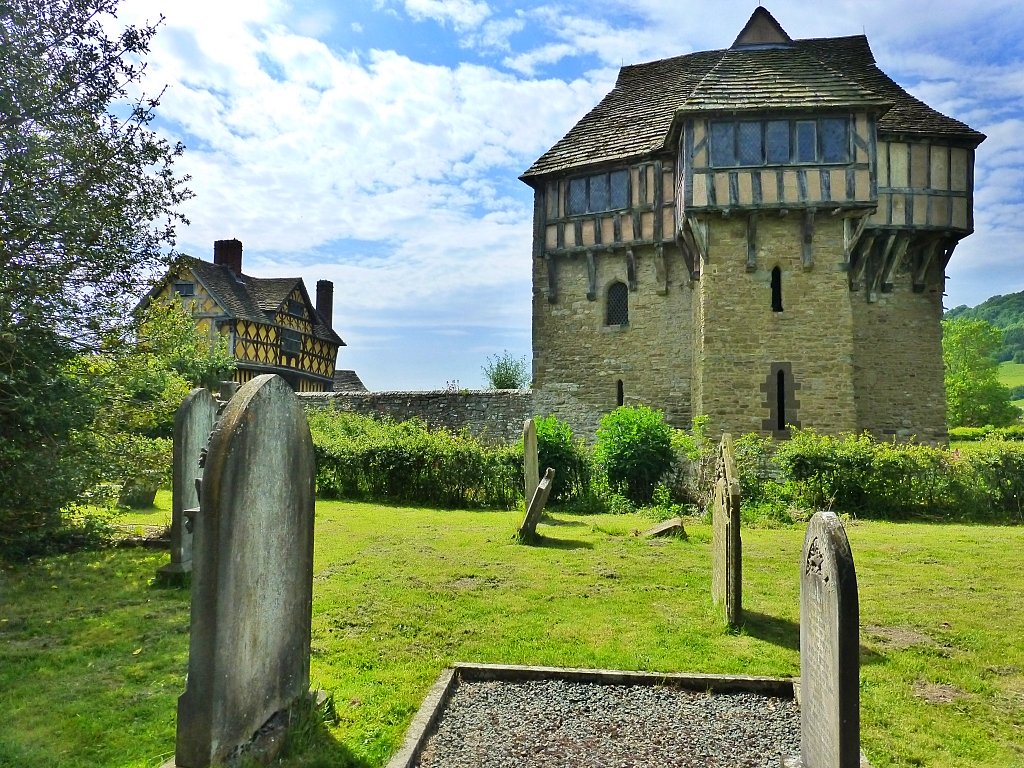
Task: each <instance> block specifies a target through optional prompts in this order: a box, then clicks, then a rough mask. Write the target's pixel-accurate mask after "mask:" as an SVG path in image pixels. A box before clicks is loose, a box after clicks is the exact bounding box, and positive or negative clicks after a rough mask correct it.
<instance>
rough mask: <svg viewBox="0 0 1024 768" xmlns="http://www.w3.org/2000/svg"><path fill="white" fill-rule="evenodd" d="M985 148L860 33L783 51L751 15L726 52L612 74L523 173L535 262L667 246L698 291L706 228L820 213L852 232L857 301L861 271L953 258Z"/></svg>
mask: <svg viewBox="0 0 1024 768" xmlns="http://www.w3.org/2000/svg"><path fill="white" fill-rule="evenodd" d="M984 138H985V137H984V136H983V135H982V134H980V133H978V132H977V131H975V130H973V129H971V128H970V127H968V126H967V125H965V124H964V123H961V122H960V121H958V120H955V119H952V118H950V117H947V116H945V115H943V114H940V113H939V112H937V111H936V110H934V109H932V108H931V107H929V106H928V105H926V104H924V103H923V102H921V101H920V100H918V99H916V98H914V97H913V96H911V95H910V94H908V93H907V92H906V91H904V90H903V89H902V88H901V87H900V86H899V85H897V84H896V83H895V82H894V81H893V80H892V79H890V78H889V77H888V76H887V75H886V74H885V73H884V72H882V71H881V70H880V69H879V68H878V66H877V65H876V63H875V60H874V57H873V55H872V53H871V49H870V47H869V46H868V42H867V39H866V37H864V36H863V35H855V36H850V37H838V38H818V39H809V40H792V39H791V38H790V37H789V35H787V34H786V32H785V31H784V30H783V29H782V27H781V26H780V25H779V24H778V22H777V21H776V20H775V19H774V18H773V17H772V16H771V14H769V13H768V12H767V11H766V10H765V9H764V8H760V7H759V8H758V9H757V10H756V11H755V12H754V14H753V15H752V16H751V18H750V20H749V21H748V23H747V25H746V26H745V27H744V29H743V30H742V31H741V32H740V34H739V36H738V37H737V38H736V41H735V42H734V43H733V45H732V46H731V47H730V48H728V49H725V50H718V51H704V52H699V53H692V54H688V55H685V56H678V57H675V58H670V59H664V60H661V61H654V62H649V63H646V64H637V65H632V66H626V67H623V68H622V69H621V70H620V72H619V77H618V80H617V82H616V84H615V87H614V88H613V89H612V91H611V92H610V93H609V94H608V95H607V96H605V98H604V99H603V100H602V101H601V102H600V103H599V104H598V105H597V106H596V107H594V109H593V110H591V111H590V113H588V114H587V115H586V116H584V117H583V119H581V120H580V121H579V122H578V123H577V124H576V125H575V126H574V127H573V128H572V130H570V131H569V133H567V134H566V135H565V136H564V137H563V138H562V139H561V140H560V141H558V143H556V144H555V145H554V146H553V147H552V148H551V149H549V150H548V151H547V152H545V153H544V154H543V155H542V156H541V157H540V158H539V159H538V160H537V161H536V162H535V163H534V164H533V165H532V166H531V167H530V168H529V169H528V170H527V171H526V172H525V173H524V174H523V176H522V177H521V178H522V180H523V181H525V182H526V183H527V184H529V185H530V186H531V187H533V188H534V190H535V193H536V205H535V232H534V255H535V257H537V258H540V257H545V256H546V257H549V258H550V257H553V256H556V255H558V254H560V253H569V254H571V253H573V252H594V251H595V250H608V249H617V248H621V249H623V250H624V251H629V249H632V248H633V247H636V246H640V245H655V246H658V247H660V246H662V245H668V244H670V243H676V244H678V245H679V246H680V248H681V250H682V252H683V255H684V256H685V257H686V259H687V262H688V266H689V267H690V271H691V273H692V275H693V276H694V277H696V276H698V274H699V271H700V267H699V260H700V257H702V256H706V252H705V248H706V242H704V238H706V232H707V230H706V225H705V222H706V221H707V217H708V216H711V215H725V216H729V215H733V214H740V215H747V216H749V215H757V214H758V213H760V212H769V213H770V212H775V213H779V214H781V215H787V214H789V213H790V212H799V213H800V214H802V215H803V216H804V217H806V218H807V220H808V222H813V216H814V215H815V214H819V215H820V214H824V213H827V214H830V215H838V216H842V217H843V218H845V219H847V221H848V223H849V227H848V234H847V241H848V242H847V255H846V259H847V262H848V263H849V265H850V268H851V275H852V278H851V287H856V282H857V275H858V265H860V266H863V265H864V264H867V263H868V261H870V260H872V259H874V260H875V261H880V262H881V264H880V265H879V266H878V268H877V269H872V270H871V271H872V273H875V272H886V271H887V270H888V271H891V269H894V268H895V264H896V263H897V262H899V261H901V260H905V259H906V257H907V254H908V253H909V254H913V255H914V256H915V258H916V259H917V260H918V261H920V262H921V263H922V264H924V265H925V266H927V264H929V263H931V262H932V261H934V260H938V259H942V260H948V258H949V255H950V254H951V253H952V249H953V247H954V246H955V245H956V243H957V242H958V241H959V240H960V239H961V238H962V237H964V236H965V235H967V234H969V233H970V232H971V231H972V229H973V218H972V199H971V196H972V190H973V165H974V149H975V147H977V145H978V144H979V143H980V142H981V141H982V140H983V139H984ZM811 226H812V224H808V231H810V227H811ZM943 263H944V261H943Z"/></svg>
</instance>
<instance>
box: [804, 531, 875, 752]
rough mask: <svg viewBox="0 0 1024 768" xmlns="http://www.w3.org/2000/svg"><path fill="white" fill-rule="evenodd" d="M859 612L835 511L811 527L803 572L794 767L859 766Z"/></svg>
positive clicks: (847, 552) (845, 543)
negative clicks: (797, 737)
mask: <svg viewBox="0 0 1024 768" xmlns="http://www.w3.org/2000/svg"><path fill="white" fill-rule="evenodd" d="M859 635H860V614H859V607H858V600H857V573H856V571H855V570H854V567H853V554H852V553H851V552H850V542H849V540H848V539H847V538H846V531H845V530H844V529H843V524H842V522H841V521H840V520H839V517H838V516H837V515H836V514H835V513H834V512H816V513H815V514H814V516H813V517H812V518H811V522H810V523H809V524H808V525H807V534H806V535H805V537H804V549H803V561H802V569H801V572H800V721H801V728H800V759H799V761H796V760H792V759H790V760H787V761H786V762H785V765H786V766H788V767H789V768H858V766H862V765H866V764H867V763H866V761H863V762H862V760H863V759H862V757H861V754H860V687H859V686H860V645H859V643H860V637H859Z"/></svg>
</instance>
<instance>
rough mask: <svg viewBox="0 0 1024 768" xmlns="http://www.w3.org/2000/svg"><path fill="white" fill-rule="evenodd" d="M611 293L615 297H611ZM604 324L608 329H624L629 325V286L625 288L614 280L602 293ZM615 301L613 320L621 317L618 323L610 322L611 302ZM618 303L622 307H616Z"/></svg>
mask: <svg viewBox="0 0 1024 768" xmlns="http://www.w3.org/2000/svg"><path fill="white" fill-rule="evenodd" d="M612 291H615V296H614V297H613V296H612ZM604 297H605V299H604V301H605V306H604V324H605V326H606V327H609V328H624V327H626V326H627V325H629V286H627V285H626V284H625V283H624V282H622V281H621V280H616V281H615V282H613V283H611V284H610V285H609V286H608V288H607V289H605V292H604ZM613 298H614V299H615V301H616V306H615V307H614V309H615V310H616V312H615V319H618V318H619V316H620V315H621V317H622V319H621V320H619V321H618V322H612V320H613V318H612V309H613V306H612V300H613ZM618 302H621V304H622V306H621V307H619V306H618Z"/></svg>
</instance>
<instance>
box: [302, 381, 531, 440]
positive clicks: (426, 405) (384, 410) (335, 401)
mask: <svg viewBox="0 0 1024 768" xmlns="http://www.w3.org/2000/svg"><path fill="white" fill-rule="evenodd" d="M298 397H299V402H301V403H302V405H303V406H304V407H305V408H327V407H331V406H333V407H334V408H336V409H338V410H339V411H352V412H354V413H359V414H362V415H364V416H389V417H391V418H392V419H394V420H395V421H408V420H409V419H412V418H420V419H423V421H425V422H426V423H427V424H429V425H430V426H431V427H443V428H445V429H449V430H451V431H453V432H458V431H459V430H461V429H463V428H465V429H467V430H468V431H469V433H470V434H471V435H473V436H474V437H476V438H478V439H479V440H481V441H483V442H487V443H493V444H498V443H513V442H516V441H518V440H521V439H522V436H523V421H525V420H526V419H528V418H530V416H533V415H534V413H533V392H532V391H531V390H529V389H486V390H484V389H474V390H458V391H448V390H437V391H428V392H301V393H298Z"/></svg>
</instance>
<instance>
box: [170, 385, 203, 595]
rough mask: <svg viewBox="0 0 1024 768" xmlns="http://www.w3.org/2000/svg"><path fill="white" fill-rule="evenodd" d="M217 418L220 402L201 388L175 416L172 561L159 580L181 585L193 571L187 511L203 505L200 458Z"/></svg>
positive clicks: (172, 481)
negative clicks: (200, 487) (197, 482)
mask: <svg viewBox="0 0 1024 768" xmlns="http://www.w3.org/2000/svg"><path fill="white" fill-rule="evenodd" d="M216 417H217V401H216V400H214V399H213V395H211V394H210V393H209V392H208V391H207V390H205V389H203V388H202V387H197V388H195V389H193V390H192V391H191V392H189V393H188V396H186V397H185V400H184V401H183V402H182V404H181V405H180V406H179V407H178V410H177V412H176V413H175V414H174V448H173V464H172V469H171V478H172V479H171V495H172V500H171V562H169V563H167V564H166V565H163V566H161V567H160V568H158V569H157V572H156V573H157V580H158V581H160V582H163V583H167V584H180V583H182V582H184V581H185V579H186V578H187V576H186V575H187V574H189V573H191V572H192V527H191V523H190V522H189V521H187V520H186V514H185V512H186V510H189V511H190V512H189V514H191V510H193V509H195V508H196V507H198V506H199V492H198V490H197V489H196V478H198V477H201V476H202V470H201V469H200V467H199V456H200V454H201V453H202V451H203V449H205V448H206V444H207V442H208V441H209V439H210V432H211V431H212V430H213V424H214V420H215V419H216Z"/></svg>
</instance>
